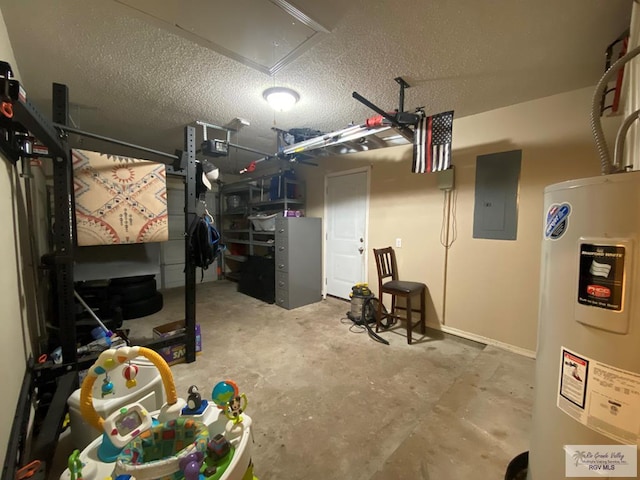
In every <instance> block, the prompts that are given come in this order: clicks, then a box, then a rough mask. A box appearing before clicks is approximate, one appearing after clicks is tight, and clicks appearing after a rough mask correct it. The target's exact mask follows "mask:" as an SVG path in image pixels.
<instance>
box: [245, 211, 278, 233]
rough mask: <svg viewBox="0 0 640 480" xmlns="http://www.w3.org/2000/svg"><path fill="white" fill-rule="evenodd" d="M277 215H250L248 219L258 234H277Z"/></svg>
mask: <svg viewBox="0 0 640 480" xmlns="http://www.w3.org/2000/svg"><path fill="white" fill-rule="evenodd" d="M277 216H278V214H277V213H274V214H271V215H250V216H248V217H247V218H248V219H249V220H251V223H253V229H254V230H255V231H256V232H275V230H276V217H277Z"/></svg>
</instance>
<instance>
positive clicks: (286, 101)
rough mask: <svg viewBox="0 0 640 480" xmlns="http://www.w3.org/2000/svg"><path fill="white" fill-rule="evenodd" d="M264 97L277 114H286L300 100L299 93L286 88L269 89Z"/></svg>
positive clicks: (263, 94) (264, 93)
mask: <svg viewBox="0 0 640 480" xmlns="http://www.w3.org/2000/svg"><path fill="white" fill-rule="evenodd" d="M262 96H263V97H264V99H265V100H266V101H267V103H268V104H269V105H271V108H273V109H274V110H275V111H276V112H286V111H287V110H290V109H291V108H292V107H293V106H294V105H295V104H296V103H297V102H298V100H300V95H299V94H298V92H296V91H295V90H291V89H290V88H286V87H271V88H267V89H266V90H265V91H264V92H263V93H262Z"/></svg>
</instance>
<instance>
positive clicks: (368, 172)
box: [322, 165, 371, 300]
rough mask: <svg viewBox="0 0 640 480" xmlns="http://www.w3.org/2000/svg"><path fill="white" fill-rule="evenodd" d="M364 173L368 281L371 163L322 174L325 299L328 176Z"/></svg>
mask: <svg viewBox="0 0 640 480" xmlns="http://www.w3.org/2000/svg"><path fill="white" fill-rule="evenodd" d="M363 172H364V173H365V174H366V175H367V180H366V183H367V188H366V194H365V204H364V209H365V213H364V239H365V245H366V246H367V248H365V249H364V278H365V281H369V206H370V197H371V165H367V166H366V167H358V168H352V169H349V170H341V171H339V172H331V173H326V174H325V176H324V189H323V191H322V195H323V202H322V203H323V204H324V206H323V209H324V212H323V217H322V229H323V231H324V241H323V242H322V279H323V282H322V298H323V299H325V300H326V298H327V240H328V236H329V233H328V229H327V225H328V222H327V217H328V208H327V194H328V193H329V178H331V177H341V176H344V175H351V174H354V173H363Z"/></svg>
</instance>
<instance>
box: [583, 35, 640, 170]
mask: <svg viewBox="0 0 640 480" xmlns="http://www.w3.org/2000/svg"><path fill="white" fill-rule="evenodd" d="M639 53H640V46H637V47H636V48H634V49H633V50H631V51H629V52H627V53H626V54H625V55H623V56H622V57H620V58H619V59H618V60H617V61H616V62H615V63H614V64H613V65H611V67H609V69H608V70H607V71H606V72H605V74H604V75H603V76H602V78H601V79H600V81H599V82H598V85H596V90H595V92H594V93H593V100H592V102H591V130H592V132H593V138H594V140H595V142H596V148H597V149H598V154H599V155H600V171H601V173H602V175H609V174H610V173H615V170H614V166H613V165H612V164H611V159H610V158H609V149H608V147H607V140H606V139H605V138H604V131H603V130H602V122H601V121H600V100H601V98H602V95H603V94H604V92H605V90H606V88H607V85H608V83H609V81H610V80H611V78H612V77H613V76H614V75H615V74H616V73H617V72H618V70H619V69H620V68H621V67H622V66H624V65H625V64H626V63H627V62H628V61H629V60H631V59H632V58H634V57H635V56H636V55H638V54H639Z"/></svg>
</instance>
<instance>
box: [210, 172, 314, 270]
mask: <svg viewBox="0 0 640 480" xmlns="http://www.w3.org/2000/svg"><path fill="white" fill-rule="evenodd" d="M271 178H272V175H266V176H262V177H258V178H253V179H248V180H243V181H241V182H235V183H230V184H228V185H222V186H221V188H220V213H219V217H218V218H219V219H220V233H221V234H222V240H223V243H224V244H225V245H227V251H225V252H223V261H224V262H225V265H227V261H231V262H233V264H234V265H233V266H234V267H236V270H237V267H239V264H241V263H242V262H245V261H246V260H247V257H248V256H250V255H255V254H256V253H257V250H256V247H266V248H273V247H274V246H275V231H262V232H261V231H256V230H254V229H253V228H252V226H251V222H250V221H248V220H247V217H248V216H250V215H253V214H257V213H275V212H280V213H282V212H283V211H285V210H288V209H293V208H296V209H300V208H304V204H305V200H304V197H305V193H306V192H305V191H304V182H302V181H300V180H293V179H290V178H287V177H283V179H282V181H283V188H284V192H285V195H284V196H283V198H281V199H277V200H269V199H268V198H269V182H270V181H271ZM291 185H295V186H296V188H297V189H298V190H299V193H298V195H297V197H298V198H287V195H286V192H288V189H289V187H290V186H291ZM232 195H238V196H239V197H240V198H241V199H242V205H240V206H238V207H232V208H226V206H227V202H226V200H227V199H228V197H230V196H232ZM231 219H233V220H231ZM233 221H236V222H240V223H241V224H242V228H227V225H228V223H230V222H233ZM245 224H246V226H245ZM233 244H236V245H246V246H247V247H248V248H247V250H248V251H247V252H246V254H245V255H239V254H232V253H228V251H229V246H230V245H233ZM225 277H226V278H228V279H230V280H234V281H238V280H239V274H238V272H237V271H231V272H226V273H225Z"/></svg>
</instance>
